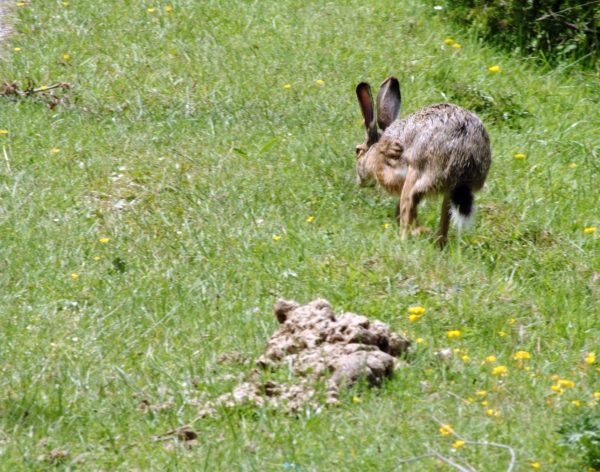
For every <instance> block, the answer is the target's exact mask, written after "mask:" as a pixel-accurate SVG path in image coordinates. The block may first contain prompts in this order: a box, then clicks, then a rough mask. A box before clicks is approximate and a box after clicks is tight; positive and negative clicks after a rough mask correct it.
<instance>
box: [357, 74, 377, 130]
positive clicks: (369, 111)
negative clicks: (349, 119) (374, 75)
mask: <svg viewBox="0 0 600 472" xmlns="http://www.w3.org/2000/svg"><path fill="white" fill-rule="evenodd" d="M356 96H357V97H358V104H359V105H360V111H361V112H362V115H363V118H364V120H365V128H366V129H367V134H368V136H369V141H371V142H376V141H377V138H378V135H377V123H376V122H375V111H374V110H373V95H372V94H371V86H370V85H369V84H368V83H366V82H361V83H360V84H358V85H357V87H356Z"/></svg>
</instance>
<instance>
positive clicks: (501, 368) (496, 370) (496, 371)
mask: <svg viewBox="0 0 600 472" xmlns="http://www.w3.org/2000/svg"><path fill="white" fill-rule="evenodd" d="M492 374H493V375H504V374H508V368H507V367H506V366H504V365H499V366H498V367H494V369H493V370H492Z"/></svg>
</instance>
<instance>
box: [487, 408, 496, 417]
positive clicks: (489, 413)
mask: <svg viewBox="0 0 600 472" xmlns="http://www.w3.org/2000/svg"><path fill="white" fill-rule="evenodd" d="M485 413H486V414H487V415H488V416H492V415H493V414H494V410H492V409H491V408H490V409H489V410H486V412H485Z"/></svg>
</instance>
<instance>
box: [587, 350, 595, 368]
mask: <svg viewBox="0 0 600 472" xmlns="http://www.w3.org/2000/svg"><path fill="white" fill-rule="evenodd" d="M585 361H586V362H587V363H588V364H589V365H592V364H593V363H594V362H596V353H595V352H590V353H589V354H588V355H587V357H586V358H585Z"/></svg>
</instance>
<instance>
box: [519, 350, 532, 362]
mask: <svg viewBox="0 0 600 472" xmlns="http://www.w3.org/2000/svg"><path fill="white" fill-rule="evenodd" d="M530 358H531V354H529V353H528V352H527V351H517V352H516V353H515V359H519V360H523V359H530Z"/></svg>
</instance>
